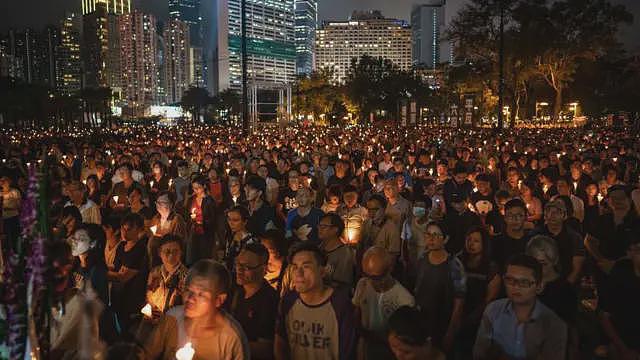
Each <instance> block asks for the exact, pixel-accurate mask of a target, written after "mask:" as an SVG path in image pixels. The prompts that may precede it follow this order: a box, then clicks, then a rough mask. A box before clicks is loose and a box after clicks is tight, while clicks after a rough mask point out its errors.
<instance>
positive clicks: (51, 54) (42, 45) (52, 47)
mask: <svg viewBox="0 0 640 360" xmlns="http://www.w3.org/2000/svg"><path fill="white" fill-rule="evenodd" d="M60 44H61V37H60V29H59V28H57V27H56V26H52V25H50V26H47V27H45V29H44V30H43V32H42V36H41V38H40V42H39V44H38V48H39V51H38V56H39V58H40V59H39V66H40V81H41V83H42V84H44V85H47V86H48V87H50V88H52V89H55V88H56V64H57V60H58V47H59V46H60Z"/></svg>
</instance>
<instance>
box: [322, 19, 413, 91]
mask: <svg viewBox="0 0 640 360" xmlns="http://www.w3.org/2000/svg"><path fill="white" fill-rule="evenodd" d="M365 54H366V55H369V56H372V57H381V58H384V59H388V60H391V62H392V63H393V64H395V65H396V66H398V68H400V69H401V70H409V69H411V27H410V26H409V25H408V24H407V23H406V22H405V21H402V20H397V19H389V18H385V17H383V16H382V14H380V12H379V11H370V12H354V13H353V14H352V16H351V19H349V20H347V21H326V22H324V23H323V24H322V27H321V28H320V29H319V30H318V31H317V34H316V68H317V69H321V68H325V69H331V70H333V75H334V79H335V80H336V81H338V82H344V81H345V79H346V76H347V72H348V70H349V67H350V66H351V59H353V58H359V57H361V56H362V55H365Z"/></svg>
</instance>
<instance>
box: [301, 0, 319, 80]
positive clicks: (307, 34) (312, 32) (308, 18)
mask: <svg viewBox="0 0 640 360" xmlns="http://www.w3.org/2000/svg"><path fill="white" fill-rule="evenodd" d="M295 16H296V23H295V34H296V73H297V74H299V75H302V74H310V73H311V72H312V71H313V69H314V65H315V47H316V29H317V26H318V1H317V0H296V1H295Z"/></svg>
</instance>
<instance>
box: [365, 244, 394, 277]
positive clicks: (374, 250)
mask: <svg viewBox="0 0 640 360" xmlns="http://www.w3.org/2000/svg"><path fill="white" fill-rule="evenodd" d="M391 265H392V263H391V256H390V255H389V252H387V250H386V249H385V248H383V247H380V246H372V247H370V248H369V250H367V251H366V252H365V253H364V256H363V257H362V270H363V271H364V272H365V274H367V275H369V276H381V275H386V274H387V273H388V272H389V271H391Z"/></svg>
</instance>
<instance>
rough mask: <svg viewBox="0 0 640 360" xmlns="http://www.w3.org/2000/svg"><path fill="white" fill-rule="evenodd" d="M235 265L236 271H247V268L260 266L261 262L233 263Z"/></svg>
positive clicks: (253, 268)
mask: <svg viewBox="0 0 640 360" xmlns="http://www.w3.org/2000/svg"><path fill="white" fill-rule="evenodd" d="M235 266H236V270H237V271H247V270H251V271H253V270H256V269H257V268H259V267H260V266H262V264H258V265H254V266H250V265H248V264H241V263H235Z"/></svg>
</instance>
